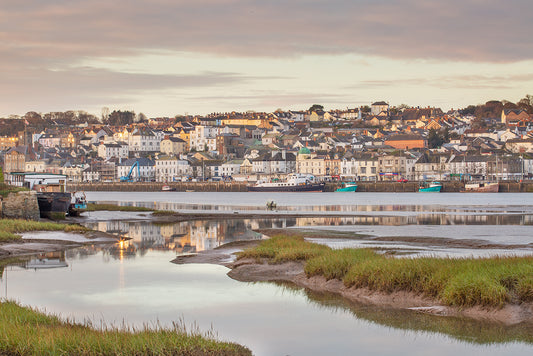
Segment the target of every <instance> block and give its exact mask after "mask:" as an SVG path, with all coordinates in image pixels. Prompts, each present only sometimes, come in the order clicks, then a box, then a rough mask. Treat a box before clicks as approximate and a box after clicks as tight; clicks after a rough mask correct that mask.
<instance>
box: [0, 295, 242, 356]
mask: <svg viewBox="0 0 533 356" xmlns="http://www.w3.org/2000/svg"><path fill="white" fill-rule="evenodd" d="M0 354H2V355H117V356H121V355H190V356H196V355H251V352H250V350H248V349H247V348H245V347H244V346H241V345H237V344H234V343H228V342H220V341H217V340H216V339H215V338H214V337H213V336H212V335H211V334H209V333H207V334H206V335H202V334H201V333H200V332H199V331H197V330H193V331H189V330H187V329H186V328H185V327H184V326H183V324H180V323H176V324H174V326H173V327H172V328H163V327H160V326H156V327H155V329H149V328H148V327H144V328H141V329H135V328H131V327H126V328H113V327H112V328H105V329H100V330H97V329H94V328H93V327H92V323H91V322H86V323H85V324H76V323H72V322H68V321H66V322H64V321H62V320H60V319H59V318H58V317H56V316H53V315H45V314H43V313H41V312H38V311H35V310H32V309H30V308H24V307H21V306H19V305H17V304H16V303H14V302H2V303H0Z"/></svg>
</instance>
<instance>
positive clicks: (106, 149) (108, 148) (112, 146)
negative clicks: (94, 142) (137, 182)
mask: <svg viewBox="0 0 533 356" xmlns="http://www.w3.org/2000/svg"><path fill="white" fill-rule="evenodd" d="M129 154H130V150H129V146H128V145H127V144H126V143H125V142H113V143H101V144H100V145H99V146H98V157H101V158H103V159H105V160H109V159H111V158H128V156H129Z"/></svg>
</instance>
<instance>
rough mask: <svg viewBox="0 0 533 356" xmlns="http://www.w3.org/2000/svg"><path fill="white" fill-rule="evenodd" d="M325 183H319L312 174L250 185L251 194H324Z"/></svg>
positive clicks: (292, 175) (296, 174)
mask: <svg viewBox="0 0 533 356" xmlns="http://www.w3.org/2000/svg"><path fill="white" fill-rule="evenodd" d="M324 187H325V183H323V182H322V183H318V182H316V180H315V177H314V176H313V175H310V174H300V173H294V174H291V175H289V177H288V178H287V180H286V181H281V180H278V179H272V180H268V181H265V180H260V181H258V182H257V183H256V184H254V185H249V186H248V187H247V188H248V191H249V192H323V191H324Z"/></svg>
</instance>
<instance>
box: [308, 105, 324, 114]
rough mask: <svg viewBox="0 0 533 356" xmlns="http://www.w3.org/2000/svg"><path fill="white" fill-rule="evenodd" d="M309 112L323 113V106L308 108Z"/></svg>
mask: <svg viewBox="0 0 533 356" xmlns="http://www.w3.org/2000/svg"><path fill="white" fill-rule="evenodd" d="M309 111H311V112H312V111H324V106H323V105H319V104H313V105H312V106H311V107H310V108H309Z"/></svg>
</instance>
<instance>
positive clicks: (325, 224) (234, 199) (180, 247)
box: [0, 192, 533, 355]
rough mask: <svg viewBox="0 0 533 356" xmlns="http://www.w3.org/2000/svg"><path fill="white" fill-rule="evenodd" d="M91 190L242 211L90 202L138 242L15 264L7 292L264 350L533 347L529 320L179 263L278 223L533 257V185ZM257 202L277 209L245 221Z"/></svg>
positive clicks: (93, 217) (373, 240) (348, 239)
mask: <svg viewBox="0 0 533 356" xmlns="http://www.w3.org/2000/svg"><path fill="white" fill-rule="evenodd" d="M87 198H88V199H89V200H90V201H98V202H104V201H109V202H119V203H120V204H127V205H141V206H150V207H155V208H157V209H169V210H175V211H209V212H212V213H213V215H215V214H217V213H227V212H232V213H234V215H236V217H235V219H229V220H222V219H220V220H216V219H215V220H209V221H188V222H181V223H173V224H164V225H160V224H153V223H151V222H150V221H149V216H148V215H146V214H142V213H119V212H117V213H109V212H92V213H85V217H84V218H83V219H82V223H83V224H84V225H86V226H89V227H91V228H94V229H98V230H101V231H108V232H113V233H117V234H121V235H123V236H127V237H129V238H131V240H129V241H128V242H126V243H123V244H117V245H110V246H106V247H84V248H78V249H73V250H68V251H63V252H58V253H54V254H47V255H41V256H35V257H32V258H29V259H27V260H21V261H18V262H16V263H13V264H11V265H9V266H6V267H4V268H3V269H2V270H1V271H2V275H1V285H0V297H2V298H10V299H14V300H17V301H19V302H20V303H22V304H25V305H31V306H35V307H38V308H41V309H45V310H46V311H49V312H54V313H60V314H61V315H62V316H65V317H74V318H75V319H76V320H79V321H82V320H84V319H86V318H88V319H91V320H93V321H96V322H97V323H98V322H101V323H102V324H103V325H110V324H114V325H121V324H122V323H124V322H125V323H127V324H129V325H137V326H140V325H144V324H147V325H153V324H155V323H160V324H162V325H170V324H171V323H172V322H175V321H180V320H181V321H183V322H184V323H185V324H186V325H189V326H190V325H195V326H198V327H199V328H200V330H203V331H208V330H214V331H215V332H216V333H217V334H218V337H219V338H220V339H223V340H229V341H235V342H238V343H241V344H243V345H246V346H248V347H249V348H250V349H252V351H253V352H254V354H256V355H323V354H338V355H351V354H358V355H398V354H407V353H409V354H412V355H426V354H429V353H431V354H433V355H450V354H453V353H458V354H469V355H526V354H527V355H530V354H532V353H533V325H529V324H525V325H516V326H512V327H506V326H503V325H499V324H494V323H481V322H475V321H471V320H465V319H458V318H442V317H434V316H427V315H422V314H418V313H415V312H410V311H397V310H388V309H382V308H374V307H368V306H363V305H357V304H351V303H346V302H345V301H343V300H342V299H340V298H337V297H334V296H330V295H322V294H316V293H310V292H307V291H304V290H301V289H297V288H293V287H291V286H288V285H276V284H272V283H242V282H237V281H234V280H232V279H230V278H229V277H227V276H226V273H227V272H228V269H227V268H225V267H221V266H215V265H204V264H193V265H176V264H173V263H170V261H171V260H172V259H174V258H175V257H176V256H177V255H180V254H185V253H194V252H199V251H203V250H208V249H212V248H214V247H217V246H220V245H222V244H224V243H227V242H231V241H236V240H251V239H261V238H262V236H261V235H260V234H258V233H256V232H254V231H252V230H254V229H258V228H269V227H275V228H305V229H317V230H333V231H334V232H337V233H339V234H342V238H341V237H339V238H334V239H322V238H315V239H313V240H314V241H316V242H319V243H324V244H328V245H330V246H332V247H345V246H373V247H379V248H383V249H388V250H395V251H397V252H401V253H399V254H398V255H401V256H404V255H408V256H418V255H427V254H431V255H453V256H463V255H467V256H483V255H487V254H533V228H532V225H533V194H453V193H450V194H444V193H442V194H421V193H419V194H416V193H412V194H411V193H397V194H390V193H355V194H339V193H337V194H334V193H296V194H294V193H293V194H262V193H180V192H170V193H118V192H111V193H110V192H105V193H103V192H102V193H96V192H88V193H87ZM268 200H274V201H276V203H277V206H278V208H277V212H276V213H277V214H285V213H286V214H291V213H299V214H304V215H305V214H307V213H312V214H319V215H320V216H318V217H317V216H314V217H310V216H303V217H302V216H300V217H291V216H287V217H283V216H282V217H279V216H277V217H275V218H271V217H269V216H268V214H269V212H268V211H266V209H265V203H266V201H268ZM244 212H256V213H261V214H264V215H265V216H264V217H261V218H260V219H258V218H254V219H244V218H239V217H238V215H239V213H244ZM356 234H358V235H356ZM359 234H363V235H359ZM407 237H415V239H412V238H407ZM450 242H453V243H450ZM480 246H485V247H483V248H480ZM511 247H512V249H510V248H511Z"/></svg>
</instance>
